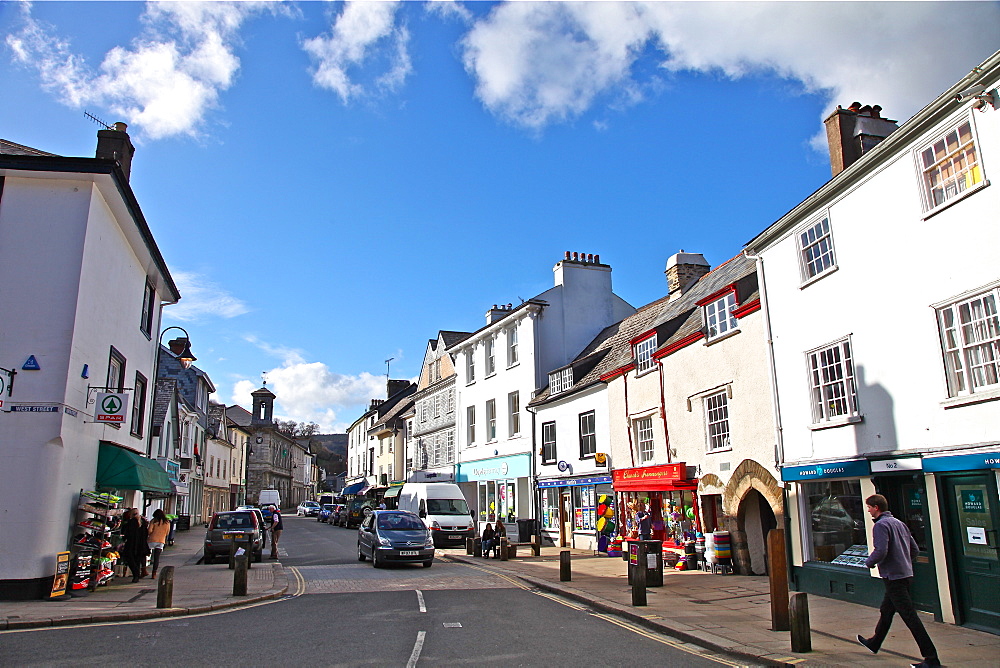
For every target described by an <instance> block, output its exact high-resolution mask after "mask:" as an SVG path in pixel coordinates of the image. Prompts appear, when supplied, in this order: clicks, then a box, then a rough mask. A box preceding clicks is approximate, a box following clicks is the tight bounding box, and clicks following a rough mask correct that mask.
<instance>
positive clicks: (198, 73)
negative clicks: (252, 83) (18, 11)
mask: <svg viewBox="0 0 1000 668" xmlns="http://www.w3.org/2000/svg"><path fill="white" fill-rule="evenodd" d="M270 7H271V5H270V4H269V3H259V2H150V3H148V4H147V6H146V10H145V13H144V14H143V23H144V26H145V28H144V32H143V34H142V36H140V37H138V38H136V39H134V40H133V41H132V43H131V44H129V45H128V46H127V47H124V46H116V47H114V48H113V49H111V50H110V51H109V52H108V53H107V54H106V55H105V56H104V59H103V61H102V62H101V65H100V66H99V68H98V70H97V71H94V70H92V69H91V68H89V67H88V66H87V65H86V63H85V61H84V59H83V58H81V57H80V56H78V55H75V54H73V53H72V51H71V49H70V44H69V42H67V41H65V40H63V39H61V38H59V37H57V36H54V35H52V34H51V32H52V28H51V27H50V26H47V25H44V24H43V23H41V22H39V21H37V20H35V19H34V18H33V17H32V16H31V13H30V4H27V3H26V4H25V5H24V6H23V8H22V13H23V19H24V27H23V28H22V29H21V31H20V32H18V33H16V34H11V35H8V36H7V39H6V42H7V45H8V46H9V47H10V48H11V51H12V53H13V54H14V57H15V59H16V60H17V61H19V62H20V63H22V64H24V65H27V66H31V67H35V68H36V69H37V70H38V73H39V76H40V78H41V82H42V86H43V87H44V88H45V89H46V90H48V91H50V92H52V93H53V94H54V95H56V96H58V97H59V99H60V102H62V103H64V104H66V105H67V106H70V107H83V106H86V105H94V106H97V107H99V108H100V107H103V108H106V109H107V110H108V111H110V112H111V113H114V114H116V115H118V116H119V117H124V120H125V121H127V122H128V123H129V124H131V125H133V126H134V127H138V129H139V132H140V134H141V136H144V137H148V138H150V139H159V138H163V137H169V136H173V135H189V136H199V135H200V134H203V129H202V127H203V124H204V118H205V115H206V113H207V112H208V111H209V110H211V109H213V108H215V107H217V106H218V104H219V94H220V93H221V92H222V91H225V90H227V89H228V88H229V87H230V86H231V85H232V83H233V80H234V78H235V76H236V72H237V71H238V70H239V66H240V61H239V58H237V57H236V55H235V53H234V51H235V47H236V45H237V43H238V33H239V29H240V27H241V26H242V24H243V22H244V21H245V20H246V19H248V18H249V17H250V16H252V15H254V14H255V13H257V12H259V11H262V10H265V9H269V8H270ZM116 120H117V119H116Z"/></svg>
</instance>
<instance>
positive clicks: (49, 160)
mask: <svg viewBox="0 0 1000 668" xmlns="http://www.w3.org/2000/svg"><path fill="white" fill-rule="evenodd" d="M132 152H133V148H132V144H131V142H130V141H129V138H128V135H127V134H126V132H125V125H124V124H123V123H122V124H116V125H115V129H113V130H101V131H100V132H99V133H98V149H97V155H98V157H97V158H65V157H60V156H55V155H52V154H48V153H44V152H42V151H37V150H34V149H29V148H27V147H23V146H20V145H17V144H14V143H12V142H7V141H0V285H4V286H5V289H3V290H2V291H0V321H2V322H3V335H2V336H0V360H2V363H3V365H4V368H5V371H4V372H2V374H0V379H2V380H3V382H4V389H3V393H2V394H0V400H2V401H3V405H2V412H0V443H3V448H2V449H0V508H3V512H2V514H0V535H3V537H4V539H3V541H0V598H40V597H41V596H42V594H43V592H45V591H46V590H47V589H48V588H50V587H51V584H52V579H53V574H54V570H55V563H56V554H57V553H59V552H63V551H65V550H67V549H68V545H69V542H70V538H71V537H72V536H73V535H74V534H76V533H78V532H79V531H80V530H79V529H77V528H76V523H77V522H78V521H82V520H83V519H84V518H85V517H87V515H85V514H84V513H81V512H79V511H78V510H77V509H78V507H79V505H80V503H79V498H80V492H81V491H82V490H92V489H94V488H95V486H102V487H105V488H108V489H117V490H119V491H120V492H122V493H123V495H124V496H125V499H126V502H127V503H128V504H130V505H133V506H138V507H140V508H141V507H142V488H143V487H144V486H145V487H147V488H151V487H152V486H155V487H156V489H153V490H152V491H158V492H169V491H170V484H169V481H168V480H167V478H166V474H165V473H163V469H162V468H161V467H160V466H159V465H158V464H156V462H154V461H152V460H149V459H147V458H146V455H147V447H148V444H149V440H148V432H147V429H148V426H149V425H148V420H149V415H150V409H151V405H152V401H151V398H150V396H151V393H150V388H151V387H152V383H153V380H154V373H155V363H156V354H157V344H158V342H157V334H158V332H159V324H160V312H161V306H162V304H164V303H175V302H176V301H177V300H178V299H179V298H180V295H179V293H178V291H177V287H176V286H175V285H174V282H173V280H172V279H171V277H170V273H169V271H168V270H167V266H166V263H165V262H164V261H163V258H162V257H161V255H160V252H159V250H158V248H157V246H156V242H155V241H154V239H153V236H152V234H151V233H150V230H149V227H148V225H147V224H146V221H145V219H144V218H143V215H142V210H141V209H140V207H139V203H138V202H137V201H136V199H135V195H134V193H133V192H132V188H131V186H130V185H129V171H130V166H131V157H132ZM11 371H15V372H16V375H12V374H11V373H10V372H11ZM11 381H13V385H12V384H11ZM104 388H111V389H114V390H121V391H124V392H125V393H126V394H128V398H129V409H128V411H127V415H126V416H125V420H124V422H123V423H122V424H115V425H111V424H106V423H97V422H95V421H94V420H95V417H94V414H95V412H96V411H95V399H96V395H97V392H99V391H103V390H104ZM112 458H114V459H119V460H120V461H122V462H127V463H128V466H126V468H128V467H131V470H132V471H133V475H131V476H129V475H122V476H117V477H112V476H110V474H109V473H108V470H107V469H106V468H105V469H101V468H100V466H99V464H100V463H101V462H105V463H107V462H109V461H110V460H111V459H112ZM149 464H152V466H151V467H150V466H149ZM138 468H143V469H144V470H146V471H148V472H150V475H151V476H153V477H154V478H155V479H156V482H155V485H152V486H151V485H148V484H146V485H144V484H143V483H141V482H140V478H141V476H138V475H135V471H137V470H138ZM157 471H158V472H159V474H157V473H156V472H157Z"/></svg>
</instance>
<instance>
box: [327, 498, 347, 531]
mask: <svg viewBox="0 0 1000 668" xmlns="http://www.w3.org/2000/svg"><path fill="white" fill-rule="evenodd" d="M346 514H347V506H345V505H344V504H342V503H334V504H333V510H331V511H330V519H328V520H327V522H329V523H330V526H340V522H341V520H342V519H344V515H346Z"/></svg>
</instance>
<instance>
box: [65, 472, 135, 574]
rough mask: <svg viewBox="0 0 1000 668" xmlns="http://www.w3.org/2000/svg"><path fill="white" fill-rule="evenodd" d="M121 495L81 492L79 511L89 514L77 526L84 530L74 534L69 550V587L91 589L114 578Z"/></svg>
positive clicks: (121, 511)
mask: <svg viewBox="0 0 1000 668" xmlns="http://www.w3.org/2000/svg"><path fill="white" fill-rule="evenodd" d="M121 501H122V497H120V496H115V495H114V494H111V493H108V492H96V491H81V492H80V505H79V510H81V511H83V512H86V513H90V515H91V517H88V518H86V519H84V520H82V521H81V522H79V523H78V524H77V525H76V526H77V527H79V528H81V529H84V532H83V533H78V534H76V535H74V536H73V539H72V540H71V541H70V551H71V552H72V553H73V565H72V567H71V569H70V589H71V590H81V589H90V590H91V591H93V590H94V589H95V588H96V587H97V586H99V585H106V584H108V583H109V582H111V580H112V579H113V578H114V577H115V565H116V564H117V563H118V559H119V555H118V552H117V547H116V543H117V542H120V541H119V540H118V531H119V528H120V526H121V515H122V513H124V512H125V509H124V508H116V507H115V506H116V505H117V504H119V503H121Z"/></svg>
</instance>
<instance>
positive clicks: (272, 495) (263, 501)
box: [257, 489, 281, 509]
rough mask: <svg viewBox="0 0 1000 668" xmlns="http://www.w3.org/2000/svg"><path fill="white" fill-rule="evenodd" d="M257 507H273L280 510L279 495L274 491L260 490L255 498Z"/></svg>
mask: <svg viewBox="0 0 1000 668" xmlns="http://www.w3.org/2000/svg"><path fill="white" fill-rule="evenodd" d="M257 505H258V506H274V507H276V508H279V509H280V508H281V493H280V492H279V491H278V490H276V489H262V490H260V496H259V497H257Z"/></svg>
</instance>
